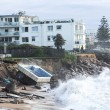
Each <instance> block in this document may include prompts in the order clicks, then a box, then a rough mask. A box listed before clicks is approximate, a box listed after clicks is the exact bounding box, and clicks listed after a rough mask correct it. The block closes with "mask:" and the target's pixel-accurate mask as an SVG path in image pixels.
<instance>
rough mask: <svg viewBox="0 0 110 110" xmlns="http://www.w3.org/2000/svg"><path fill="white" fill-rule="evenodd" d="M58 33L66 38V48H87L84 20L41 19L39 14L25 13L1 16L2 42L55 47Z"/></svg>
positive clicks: (0, 32) (0, 39)
mask: <svg viewBox="0 0 110 110" xmlns="http://www.w3.org/2000/svg"><path fill="white" fill-rule="evenodd" d="M58 33H59V34H61V35H62V37H63V39H64V40H66V43H65V45H64V46H63V48H65V49H66V50H73V49H74V48H81V47H82V46H83V47H84V48H85V45H86V43H85V39H86V38H85V25H84V23H83V22H82V21H79V22H77V21H74V20H73V19H68V20H45V21H41V20H39V18H38V17H37V16H28V15H24V14H15V15H1V16H0V44H4V43H7V44H9V43H15V44H24V43H26V44H33V45H36V46H49V47H53V48H54V42H53V37H54V36H55V35H56V34H58Z"/></svg>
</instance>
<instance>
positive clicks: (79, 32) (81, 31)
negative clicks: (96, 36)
mask: <svg viewBox="0 0 110 110" xmlns="http://www.w3.org/2000/svg"><path fill="white" fill-rule="evenodd" d="M75 34H85V31H84V30H75Z"/></svg>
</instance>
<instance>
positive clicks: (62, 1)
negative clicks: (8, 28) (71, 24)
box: [0, 0, 110, 29]
mask: <svg viewBox="0 0 110 110" xmlns="http://www.w3.org/2000/svg"><path fill="white" fill-rule="evenodd" d="M18 11H26V14H29V15H36V16H38V17H39V19H66V18H73V19H75V20H76V21H77V20H83V21H84V22H85V24H86V27H87V28H88V29H97V28H98V25H100V19H101V18H102V17H103V16H105V17H106V18H107V20H108V23H109V24H110V22H109V19H110V0H0V14H1V15H2V14H3V15H6V14H13V13H17V12H18Z"/></svg>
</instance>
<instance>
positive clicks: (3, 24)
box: [0, 22, 19, 27]
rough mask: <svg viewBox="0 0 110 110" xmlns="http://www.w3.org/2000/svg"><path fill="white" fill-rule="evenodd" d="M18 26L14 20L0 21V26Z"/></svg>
mask: <svg viewBox="0 0 110 110" xmlns="http://www.w3.org/2000/svg"><path fill="white" fill-rule="evenodd" d="M16 26H19V24H18V23H14V22H1V23H0V27H16Z"/></svg>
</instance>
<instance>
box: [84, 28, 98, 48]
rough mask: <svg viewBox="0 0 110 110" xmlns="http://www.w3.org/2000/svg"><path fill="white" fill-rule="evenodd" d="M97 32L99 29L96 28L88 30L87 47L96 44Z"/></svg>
mask: <svg viewBox="0 0 110 110" xmlns="http://www.w3.org/2000/svg"><path fill="white" fill-rule="evenodd" d="M96 34H97V30H95V29H88V30H86V48H88V47H89V48H90V47H93V46H94V42H96Z"/></svg>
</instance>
